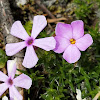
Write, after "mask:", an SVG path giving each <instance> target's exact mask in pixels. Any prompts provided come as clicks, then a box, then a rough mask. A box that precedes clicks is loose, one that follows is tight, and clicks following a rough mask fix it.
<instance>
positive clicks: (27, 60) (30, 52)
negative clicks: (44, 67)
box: [23, 46, 38, 68]
mask: <svg viewBox="0 0 100 100" xmlns="http://www.w3.org/2000/svg"><path fill="white" fill-rule="evenodd" d="M37 61H38V57H37V55H36V53H35V51H34V48H33V46H29V47H27V49H26V53H25V57H24V61H23V66H24V67H26V68H32V67H34V66H35V65H36V64H37Z"/></svg>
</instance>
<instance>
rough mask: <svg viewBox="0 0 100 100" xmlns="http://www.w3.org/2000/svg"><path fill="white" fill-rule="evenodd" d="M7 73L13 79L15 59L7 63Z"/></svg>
mask: <svg viewBox="0 0 100 100" xmlns="http://www.w3.org/2000/svg"><path fill="white" fill-rule="evenodd" d="M7 71H8V76H9V77H11V78H12V79H13V78H14V76H15V73H16V59H15V60H8V61H7Z"/></svg>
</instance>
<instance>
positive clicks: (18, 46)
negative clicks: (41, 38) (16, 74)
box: [5, 42, 26, 56]
mask: <svg viewBox="0 0 100 100" xmlns="http://www.w3.org/2000/svg"><path fill="white" fill-rule="evenodd" d="M25 47H26V44H25V42H18V43H10V44H6V49H5V50H6V54H7V55H8V56H13V55H14V54H16V53H18V52H19V51H20V50H22V49H23V48H25Z"/></svg>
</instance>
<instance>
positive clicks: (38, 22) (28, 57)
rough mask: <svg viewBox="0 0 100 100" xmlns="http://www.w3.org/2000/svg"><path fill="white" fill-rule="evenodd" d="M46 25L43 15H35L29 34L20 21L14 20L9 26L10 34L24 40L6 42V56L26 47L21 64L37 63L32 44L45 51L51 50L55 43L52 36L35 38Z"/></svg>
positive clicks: (31, 64)
mask: <svg viewBox="0 0 100 100" xmlns="http://www.w3.org/2000/svg"><path fill="white" fill-rule="evenodd" d="M46 25H47V21H46V18H45V16H43V15H37V16H35V17H34V20H33V27H32V33H31V36H29V35H28V34H27V32H26V31H25V29H24V28H23V26H22V24H21V22H20V21H16V22H15V23H14V24H13V25H12V27H11V34H12V35H13V36H16V37H18V38H20V39H22V40H24V41H23V42H19V43H10V44H7V45H6V54H7V55H8V56H12V55H14V54H16V53H18V52H19V51H20V50H22V49H23V48H25V47H27V48H26V53H25V57H24V60H23V63H22V64H23V66H24V67H26V68H32V67H34V66H35V65H36V64H37V61H38V57H37V55H36V53H35V51H34V48H33V46H36V47H40V48H42V49H44V50H46V51H50V50H53V49H54V48H55V45H56V41H55V39H54V37H46V38H40V39H36V37H37V36H38V34H39V33H40V32H41V31H42V30H43V29H44V27H45V26H46Z"/></svg>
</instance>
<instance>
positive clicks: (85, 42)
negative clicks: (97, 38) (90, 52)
mask: <svg viewBox="0 0 100 100" xmlns="http://www.w3.org/2000/svg"><path fill="white" fill-rule="evenodd" d="M92 43H93V39H92V37H91V35H90V34H85V35H84V36H83V37H82V38H80V39H78V40H77V41H76V44H75V45H76V46H77V47H78V48H79V49H80V50H81V51H85V50H86V49H87V48H88V47H89V46H90V45H91V44H92Z"/></svg>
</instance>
